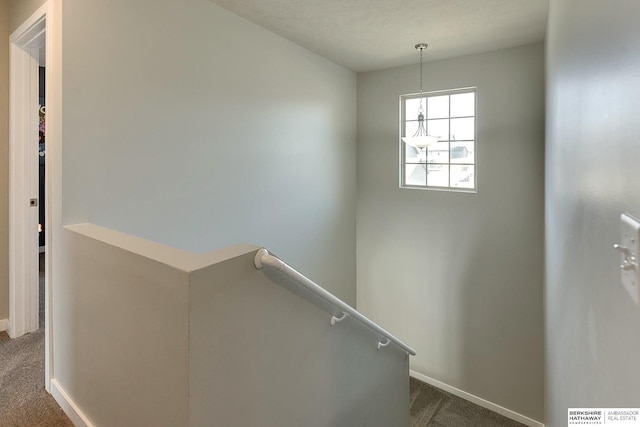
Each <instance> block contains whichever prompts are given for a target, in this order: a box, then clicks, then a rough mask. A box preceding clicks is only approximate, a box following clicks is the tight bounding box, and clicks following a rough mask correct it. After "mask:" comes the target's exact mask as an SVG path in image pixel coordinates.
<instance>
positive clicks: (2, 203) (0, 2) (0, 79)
mask: <svg viewBox="0 0 640 427" xmlns="http://www.w3.org/2000/svg"><path fill="white" fill-rule="evenodd" d="M0 41H2V43H0V322H1V321H2V320H6V319H8V318H9V0H0Z"/></svg>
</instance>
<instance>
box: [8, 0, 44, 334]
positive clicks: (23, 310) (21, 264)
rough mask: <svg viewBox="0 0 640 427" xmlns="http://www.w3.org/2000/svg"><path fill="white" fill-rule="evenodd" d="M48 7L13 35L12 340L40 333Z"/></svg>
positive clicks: (11, 57) (10, 90)
mask: <svg viewBox="0 0 640 427" xmlns="http://www.w3.org/2000/svg"><path fill="white" fill-rule="evenodd" d="M47 7H48V6H47V5H46V4H45V5H43V6H42V7H40V8H39V9H38V11H37V12H36V13H34V14H33V15H31V17H30V18H29V19H27V20H26V21H25V22H24V23H23V24H22V25H20V27H19V28H18V29H17V30H16V31H14V32H13V33H12V34H11V36H10V38H9V39H10V67H9V328H8V332H9V336H10V337H12V338H17V337H19V336H22V335H24V334H25V333H28V332H33V331H35V330H37V329H38V326H39V325H38V312H39V310H38V301H39V298H38V293H39V286H38V268H37V266H38V230H37V224H38V209H37V204H36V206H30V205H29V199H36V200H37V199H38V197H39V196H38V156H37V154H36V153H37V151H36V150H37V144H36V142H37V140H38V120H39V118H38V66H39V56H40V55H39V50H40V48H41V47H43V46H45V43H46V32H45V31H46V10H47Z"/></svg>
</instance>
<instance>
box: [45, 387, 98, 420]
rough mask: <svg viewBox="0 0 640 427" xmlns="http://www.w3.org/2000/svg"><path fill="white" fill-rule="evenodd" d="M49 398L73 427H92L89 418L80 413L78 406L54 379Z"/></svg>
mask: <svg viewBox="0 0 640 427" xmlns="http://www.w3.org/2000/svg"><path fill="white" fill-rule="evenodd" d="M51 396H53V398H54V399H55V400H56V402H58V405H60V407H61V408H62V410H63V411H64V413H65V414H67V417H69V419H70V420H71V422H72V423H73V425H74V426H75V427H93V425H94V424H92V423H91V421H90V420H89V418H87V416H86V415H85V414H83V413H82V411H81V410H80V408H78V405H76V403H75V402H74V401H73V400H71V398H70V397H69V395H68V394H67V392H66V391H64V389H63V388H62V386H61V385H60V384H59V383H58V381H56V379H55V378H53V379H52V380H51Z"/></svg>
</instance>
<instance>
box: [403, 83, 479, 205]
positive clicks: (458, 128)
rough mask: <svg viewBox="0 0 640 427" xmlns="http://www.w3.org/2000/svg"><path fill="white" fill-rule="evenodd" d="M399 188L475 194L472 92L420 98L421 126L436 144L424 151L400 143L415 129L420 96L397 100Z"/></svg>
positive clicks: (474, 140) (473, 107)
mask: <svg viewBox="0 0 640 427" xmlns="http://www.w3.org/2000/svg"><path fill="white" fill-rule="evenodd" d="M400 108H401V115H400V120H401V123H400V137H401V139H400V145H401V147H400V153H401V156H400V158H401V165H400V170H401V172H400V174H401V178H400V179H401V181H400V186H401V187H403V188H426V189H435V190H449V191H463V192H475V191H476V89H475V88H465V89H456V90H449V91H440V92H428V93H423V94H422V108H423V114H424V126H425V128H426V130H427V134H429V135H431V136H436V137H437V142H434V143H432V144H431V145H428V146H426V147H423V146H411V145H408V144H406V143H404V142H403V141H402V137H404V136H412V135H413V134H414V133H415V132H416V130H417V129H418V123H419V121H418V114H419V109H420V95H419V94H417V95H416V94H414V95H403V96H401V97H400Z"/></svg>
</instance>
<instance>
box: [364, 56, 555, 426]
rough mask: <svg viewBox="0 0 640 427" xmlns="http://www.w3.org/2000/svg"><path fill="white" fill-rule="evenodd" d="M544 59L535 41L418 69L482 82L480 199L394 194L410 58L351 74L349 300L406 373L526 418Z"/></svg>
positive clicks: (537, 280) (537, 331)
mask: <svg viewBox="0 0 640 427" xmlns="http://www.w3.org/2000/svg"><path fill="white" fill-rule="evenodd" d="M426 56H427V57H428V52H427V55H426ZM543 64H544V49H543V45H542V44H536V45H529V46H525V47H520V48H516V49H508V50H501V51H496V52H491V53H486V54H481V55H474V56H467V57H461V58H457V59H452V60H446V61H437V62H428V63H426V64H425V73H424V79H425V90H426V91H429V90H441V89H453V88H459V87H467V86H477V88H478V91H477V106H478V112H477V117H478V119H477V122H478V132H477V140H478V149H477V156H478V157H477V158H478V166H477V176H478V193H477V194H461V193H457V194H456V193H451V192H438V191H428V190H401V189H399V188H398V151H399V150H398V117H399V111H398V105H399V101H398V97H399V95H401V94H406V93H414V92H416V90H417V89H418V86H417V84H418V77H417V66H411V67H402V68H395V69H390V70H385V71H379V72H372V73H366V74H362V75H359V76H358V216H357V224H358V231H357V260H358V261H357V262H358V264H357V265H358V270H357V276H358V308H359V309H360V310H361V311H363V312H364V313H365V314H367V315H369V316H371V317H372V318H373V319H374V320H376V321H379V322H380V323H381V324H382V325H384V326H385V327H388V328H389V329H390V330H391V331H392V332H393V333H396V334H397V335H398V336H399V337H400V338H402V339H404V340H406V342H408V343H410V344H411V345H413V346H415V348H416V350H417V352H418V355H417V356H416V357H414V358H412V359H411V368H412V369H413V370H414V371H416V372H418V373H419V374H422V375H426V376H428V377H431V378H433V379H435V380H438V381H441V382H444V383H446V384H448V385H450V386H453V387H456V388H458V389H461V390H463V391H465V392H467V393H471V394H473V395H476V396H478V397H481V398H483V399H486V400H488V401H490V402H493V403H495V404H498V405H501V406H503V407H506V408H508V409H510V410H512V411H515V412H517V413H520V414H521V415H525V416H527V417H530V418H533V419H535V420H542V418H543V377H544V375H543V363H542V362H543V335H542V333H543V310H542V298H543V297H542V290H543V283H542V276H543V234H544V229H543V169H544V166H543V160H544V65H543Z"/></svg>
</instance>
